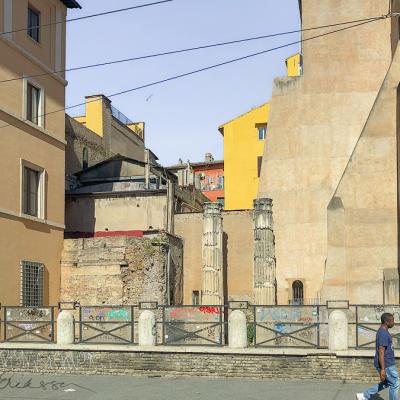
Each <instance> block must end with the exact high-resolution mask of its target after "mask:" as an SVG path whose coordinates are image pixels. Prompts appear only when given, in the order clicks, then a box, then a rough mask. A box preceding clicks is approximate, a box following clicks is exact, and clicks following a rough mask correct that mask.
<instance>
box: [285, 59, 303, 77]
mask: <svg viewBox="0 0 400 400" xmlns="http://www.w3.org/2000/svg"><path fill="white" fill-rule="evenodd" d="M286 66H287V74H288V76H299V75H301V73H300V68H301V55H300V54H299V53H297V54H295V55H293V56H291V57H289V58H287V59H286Z"/></svg>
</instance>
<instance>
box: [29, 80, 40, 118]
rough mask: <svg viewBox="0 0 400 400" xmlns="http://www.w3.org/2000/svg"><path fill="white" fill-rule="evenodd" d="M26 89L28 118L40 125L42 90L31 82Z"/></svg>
mask: <svg viewBox="0 0 400 400" xmlns="http://www.w3.org/2000/svg"><path fill="white" fill-rule="evenodd" d="M26 89H27V90H26V119H27V120H28V121H31V122H33V123H34V124H36V125H39V121H40V98H41V90H40V89H39V88H37V87H36V86H33V85H32V84H30V83H29V82H27V87H26Z"/></svg>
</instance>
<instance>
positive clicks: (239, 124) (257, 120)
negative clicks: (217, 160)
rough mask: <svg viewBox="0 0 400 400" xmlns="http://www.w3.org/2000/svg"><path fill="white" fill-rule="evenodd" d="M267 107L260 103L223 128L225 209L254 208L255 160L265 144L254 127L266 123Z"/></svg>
mask: <svg viewBox="0 0 400 400" xmlns="http://www.w3.org/2000/svg"><path fill="white" fill-rule="evenodd" d="M269 107H270V105H269V103H266V104H263V105H262V106H260V107H257V108H254V109H253V110H251V111H249V112H248V113H246V114H244V115H241V116H240V117H238V118H236V119H234V120H232V121H230V122H228V123H227V124H225V125H223V126H222V128H223V133H224V162H225V166H224V175H225V209H226V210H242V209H251V208H253V200H254V199H256V198H257V192H258V181H259V177H258V157H262V155H263V153H264V144H265V140H260V139H259V134H258V126H257V125H259V124H265V125H266V124H267V123H268V117H269ZM267 135H268V133H267Z"/></svg>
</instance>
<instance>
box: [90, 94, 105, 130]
mask: <svg viewBox="0 0 400 400" xmlns="http://www.w3.org/2000/svg"><path fill="white" fill-rule="evenodd" d="M96 99H97V100H96ZM86 128H88V129H90V130H91V131H93V132H95V133H97V134H98V135H99V136H103V102H102V97H101V96H98V97H97V96H96V97H88V98H87V99H86Z"/></svg>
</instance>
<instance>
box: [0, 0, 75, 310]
mask: <svg viewBox="0 0 400 400" xmlns="http://www.w3.org/2000/svg"><path fill="white" fill-rule="evenodd" d="M78 7H80V6H79V4H78V3H77V2H76V1H75V0H62V1H61V0H30V1H28V0H18V1H15V0H14V1H12V0H0V80H1V81H6V80H7V81H8V82H2V83H1V84H0V85H1V88H0V131H1V132H0V153H1V157H0V170H1V171H2V173H1V174H0V187H1V196H0V302H1V303H2V304H5V305H19V304H22V305H27V306H37V305H42V304H56V303H57V301H58V300H59V291H60V254H61V250H62V246H63V235H64V163H65V114H64V112H56V113H53V114H51V115H46V114H47V113H50V112H52V111H55V110H59V109H63V107H64V98H65V86H66V84H67V82H66V81H65V77H64V74H63V73H62V72H60V73H53V74H49V75H43V76H36V77H32V75H40V74H45V73H50V72H52V71H59V70H63V69H65V40H66V36H65V24H64V23H62V21H65V19H66V16H67V8H78ZM59 22H60V23H59ZM47 24H51V25H49V26H46V27H45V26H41V25H47ZM12 31H13V32H12Z"/></svg>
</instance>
